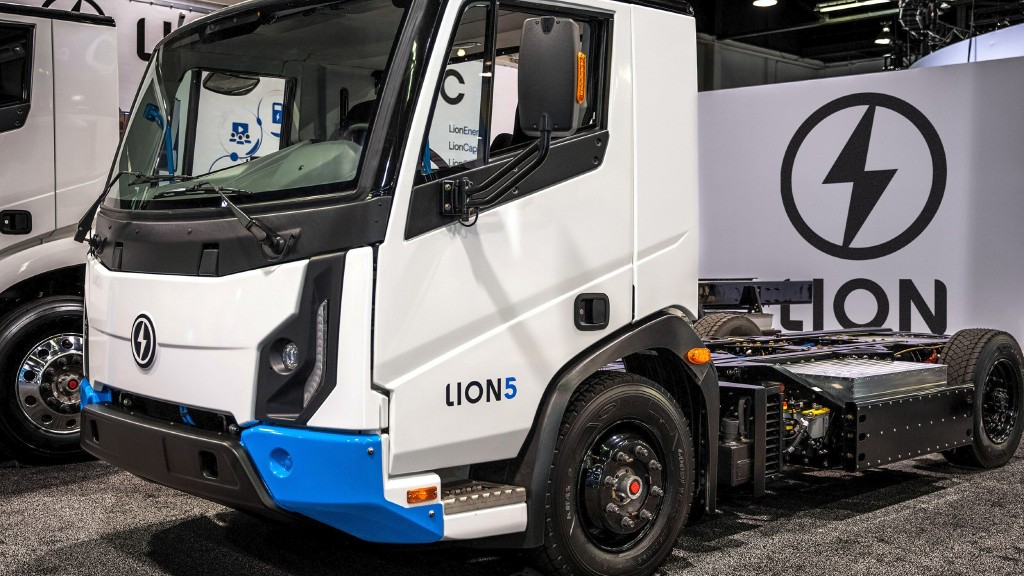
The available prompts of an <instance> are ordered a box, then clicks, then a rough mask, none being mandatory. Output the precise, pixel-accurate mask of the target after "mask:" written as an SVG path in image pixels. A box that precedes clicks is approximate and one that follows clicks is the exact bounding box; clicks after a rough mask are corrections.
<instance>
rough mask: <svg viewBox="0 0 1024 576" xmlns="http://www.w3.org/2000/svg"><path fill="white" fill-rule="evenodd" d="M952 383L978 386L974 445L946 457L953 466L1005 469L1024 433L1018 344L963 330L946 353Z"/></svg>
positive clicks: (988, 332)
mask: <svg viewBox="0 0 1024 576" xmlns="http://www.w3.org/2000/svg"><path fill="white" fill-rule="evenodd" d="M942 362H943V363H944V364H946V366H947V370H948V373H947V377H948V379H949V383H950V384H952V385H954V386H966V385H973V386H974V430H973V434H972V436H973V439H974V441H973V443H972V444H971V445H970V446H963V447H960V448H957V449H955V450H949V451H946V452H943V455H944V456H945V457H946V459H947V460H949V461H950V462H952V463H954V464H962V465H966V466H977V467H981V468H995V467H997V466H1002V465H1003V464H1006V463H1007V462H1008V461H1009V460H1010V458H1012V457H1013V455H1014V453H1016V451H1017V447H1018V446H1019V445H1020V439H1021V432H1022V431H1024V373H1022V370H1021V368H1022V366H1024V360H1022V358H1021V349H1020V346H1019V345H1018V344H1017V341H1016V340H1014V339H1013V337H1012V336H1010V335H1009V334H1007V333H1006V332H1000V331H998V330H985V329H971V330H961V331H959V332H957V333H956V334H954V335H953V337H952V338H950V339H949V342H947V343H946V345H945V346H944V347H943V348H942Z"/></svg>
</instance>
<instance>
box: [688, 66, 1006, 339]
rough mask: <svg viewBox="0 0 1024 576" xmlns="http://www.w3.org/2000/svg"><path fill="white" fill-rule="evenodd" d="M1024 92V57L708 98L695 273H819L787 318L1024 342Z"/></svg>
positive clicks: (794, 326) (811, 324)
mask: <svg viewBox="0 0 1024 576" xmlns="http://www.w3.org/2000/svg"><path fill="white" fill-rule="evenodd" d="M1022 93H1024V59H1011V60H1000V61H993V62H981V63H972V64H962V65H955V66H946V67H941V68H930V69H921V70H909V71H901V72H889V73H881V74H872V75H864V76H857V77H847V78H834V79H825V80H812V81H807V82H796V83H790V84H779V85H773V86H760V87H754V88H742V89H736V90H724V91H717V92H705V93H702V94H700V96H699V110H700V123H701V124H700V154H701V158H700V181H701V188H700V189H701V205H700V215H701V220H700V222H701V236H700V244H701V249H700V250H701V254H700V275H701V277H704V278H730V277H732V278H735V277H751V276H754V277H759V278H762V279H785V278H791V279H804V280H811V279H813V280H814V281H815V299H816V302H815V304H814V305H813V306H793V307H792V308H791V309H790V310H788V311H784V310H775V312H776V325H777V326H779V327H782V328H785V329H789V330H800V329H803V330H811V329H820V328H839V327H854V326H857V325H866V324H882V325H885V326H888V327H892V328H896V329H903V330H908V329H912V330H916V331H934V332H952V331H955V330H957V329H960V328H966V327H973V326H990V327H996V328H1001V329H1006V330H1009V331H1010V332H1012V333H1013V334H1015V335H1016V336H1018V337H1022V338H1024V312H1022V311H1021V304H1020V302H1021V299H1020V294H1021V292H1022V290H1021V286H1022V280H1024V225H1022V223H1024V157H1022V151H1024V114H1021V113H1020V106H1021V104H1020V95H1021V94H1022ZM851 201H852V206H851ZM787 203H788V204H789V209H788V210H787ZM800 230H802V232H801V231H800ZM783 312H785V314H783Z"/></svg>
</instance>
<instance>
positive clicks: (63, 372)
mask: <svg viewBox="0 0 1024 576" xmlns="http://www.w3.org/2000/svg"><path fill="white" fill-rule="evenodd" d="M82 317H83V313H82V299H81V298H78V297H74V296H53V297H49V298H43V299H40V300H37V301H34V302H30V303H28V304H26V305H24V306H22V307H20V308H17V309H16V310H14V311H13V312H11V313H10V314H9V315H8V316H6V317H5V318H4V319H3V320H2V321H0V444H2V445H3V447H4V448H6V450H7V451H8V452H10V454H11V455H12V456H13V457H14V458H15V459H16V460H18V461H20V462H23V463H26V464H56V463H61V462H68V461H72V460H78V459H81V458H82V455H83V454H84V453H83V452H82V451H81V448H80V447H79V444H78V428H79V426H78V421H79V419H78V410H79V408H78V404H77V403H78V389H79V383H80V382H81V373H82V366H81V364H82V355H81V339H82ZM48 343H49V344H50V345H51V346H52V347H50V348H48V350H52V352H50V351H44V352H40V351H41V350H43V348H46V346H43V347H40V346H39V345H40V344H44V345H45V344H48ZM44 353H45V354H46V359H44V360H40V358H39V357H40V356H41V355H42V354H44ZM26 361H30V362H32V363H34V365H38V366H39V367H40V368H43V369H41V370H40V371H39V374H36V373H35V372H34V371H32V370H23V369H22V368H23V366H25V365H27V364H25V363H26ZM30 377H31V381H29V378H30ZM36 383H38V387H39V389H40V391H41V392H42V393H40V394H39V395H38V396H37V395H34V394H31V393H28V394H26V390H27V389H29V388H31V386H32V385H34V384H36ZM44 384H45V386H44ZM43 388H46V390H43ZM53 390H58V392H59V394H55V393H53V392H52V391H53ZM30 414H31V415H30ZM44 420H47V421H48V422H46V423H44V422H43V421H44ZM46 426H50V429H47V428H46Z"/></svg>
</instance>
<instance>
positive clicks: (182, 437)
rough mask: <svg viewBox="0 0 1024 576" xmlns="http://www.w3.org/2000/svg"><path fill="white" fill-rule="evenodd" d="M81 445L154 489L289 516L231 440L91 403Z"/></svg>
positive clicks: (234, 439)
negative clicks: (208, 465)
mask: <svg viewBox="0 0 1024 576" xmlns="http://www.w3.org/2000/svg"><path fill="white" fill-rule="evenodd" d="M81 442H82V448H84V449H85V451H86V452H88V453H90V454H92V455H93V456H95V457H97V458H99V459H101V460H104V461H106V462H108V463H110V464H113V465H114V466H117V467H118V468H122V469H124V470H127V471H128V472H131V473H132V474H135V475H136V476H139V477H142V478H145V479H146V480H150V481H153V482H156V483H157V484H162V485H164V486H167V487H170V488H174V489H176V490H181V491H182V492H187V493H189V494H195V495H196V496H199V497H201V498H204V499H206V500H212V501H213V502H218V503H220V504H224V505H226V506H230V507H232V508H236V509H239V510H245V511H247V512H252V513H255V514H260V515H263V516H270V517H278V518H281V517H287V518H293V517H294V516H292V515H291V514H289V513H288V512H286V511H284V510H282V509H281V508H280V507H278V506H277V504H275V503H274V501H273V499H272V498H271V497H270V494H269V493H268V492H267V490H266V488H265V487H264V486H263V481H262V479H261V478H260V476H259V474H258V473H257V472H256V469H255V468H254V467H253V464H252V462H251V461H250V460H249V456H248V454H246V452H245V450H244V449H243V448H242V445H241V442H240V441H239V440H238V437H237V436H233V435H230V434H227V433H220V432H211V431H206V430H199V429H196V428H192V427H188V426H186V425H177V424H173V423H170V422H162V421H159V420H156V419H152V418H148V417H146V416H141V415H136V414H130V413H128V412H125V411H124V410H121V409H119V408H116V407H114V406H113V405H111V404H92V405H89V406H86V407H85V409H84V410H82V436H81ZM203 453H205V454H203ZM204 456H205V458H207V459H209V458H211V457H212V458H214V459H215V461H216V462H217V466H216V469H217V472H218V473H217V474H216V477H213V478H211V477H210V476H209V474H204V473H203V471H204V465H203V464H204V462H203V458H204Z"/></svg>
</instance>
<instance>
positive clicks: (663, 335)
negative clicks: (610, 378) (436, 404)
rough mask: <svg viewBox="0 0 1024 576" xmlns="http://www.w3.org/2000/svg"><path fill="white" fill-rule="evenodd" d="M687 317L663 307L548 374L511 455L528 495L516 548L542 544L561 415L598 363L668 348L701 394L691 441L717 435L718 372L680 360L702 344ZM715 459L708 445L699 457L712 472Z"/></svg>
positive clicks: (711, 496) (710, 486)
mask: <svg viewBox="0 0 1024 576" xmlns="http://www.w3.org/2000/svg"><path fill="white" fill-rule="evenodd" d="M690 316H692V314H690V313H689V311H687V310H686V309H685V308H682V307H672V308H666V309H664V310H661V311H659V312H656V313H654V314H652V315H650V316H647V317H646V318H644V319H642V320H640V321H638V322H635V323H632V324H629V325H626V326H624V327H622V328H619V329H618V330H616V331H615V332H613V333H612V334H610V335H608V336H607V337H606V338H604V339H602V340H600V341H599V342H597V343H596V344H594V345H592V346H590V347H589V348H587V349H586V350H584V351H583V352H582V353H580V354H579V355H577V356H576V357H575V358H573V359H572V360H570V361H569V362H568V363H566V364H565V366H563V367H562V369H561V370H559V371H558V373H556V374H555V376H554V378H552V380H551V382H550V383H549V384H548V387H547V389H546V390H545V392H544V399H543V401H542V403H541V407H540V409H539V410H538V412H537V415H536V416H535V419H534V423H533V427H532V428H531V431H530V435H529V436H528V437H527V439H526V442H525V443H524V444H523V448H522V449H521V450H520V453H519V456H518V457H517V459H516V462H517V463H518V469H517V470H516V471H515V476H514V478H515V479H514V482H513V483H514V484H515V485H516V486H525V487H526V495H527V527H526V531H525V532H524V533H522V534H520V535H519V536H520V537H521V538H522V541H521V542H518V546H520V547H523V548H533V547H536V546H540V545H541V544H543V541H544V502H545V497H546V494H547V482H548V470H549V469H550V463H551V456H552V454H553V453H554V448H555V442H556V441H557V439H558V430H559V428H560V426H561V423H562V417H563V415H564V414H565V410H566V407H567V406H568V405H569V400H570V399H571V398H572V395H573V393H574V392H575V391H576V389H577V388H578V387H579V385H580V384H581V383H582V382H583V381H584V380H585V379H586V378H587V377H588V376H590V375H591V374H593V373H594V372H597V371H598V370H600V369H601V367H602V366H605V365H607V364H609V363H611V362H614V361H616V360H618V359H620V358H623V357H625V356H629V355H630V354H634V353H637V352H641V351H644V350H651V349H662V350H668V351H669V352H671V353H672V354H674V355H676V356H677V357H678V358H679V359H680V361H681V363H682V364H683V365H684V366H686V368H687V372H688V373H689V376H690V377H691V383H693V384H696V385H697V386H698V388H699V390H700V392H701V394H700V397H701V399H702V401H703V408H704V410H705V411H706V413H707V419H706V422H705V425H704V426H703V428H702V430H701V432H702V434H697V430H695V429H694V427H695V426H696V425H697V424H696V423H694V422H691V423H690V426H691V430H692V431H693V433H694V439H695V441H696V439H697V438H699V437H700V436H703V437H704V438H709V439H710V438H717V437H718V417H719V415H718V406H719V400H718V398H719V396H718V393H719V391H718V376H717V374H716V372H715V370H714V369H713V368H712V366H711V364H705V365H701V366H694V365H692V364H689V363H688V362H686V361H685V358H686V352H687V351H688V350H690V349H691V348H697V347H703V346H704V343H703V341H702V340H701V338H700V337H699V336H697V333H696V332H694V330H693V326H692V325H691V323H690V321H689V320H688V317H690ZM697 448H698V449H699V448H700V446H697ZM717 460H718V451H717V450H715V449H714V447H713V446H709V447H708V451H707V457H706V459H705V461H704V464H705V466H706V468H707V470H709V471H715V470H717V469H718V462H717ZM707 478H708V480H707V485H706V487H705V490H706V495H705V498H706V503H707V505H708V507H709V509H710V510H714V503H715V498H716V492H717V490H716V488H717V486H716V484H715V482H714V478H713V476H712V475H711V474H710V473H709V474H708V475H707Z"/></svg>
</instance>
